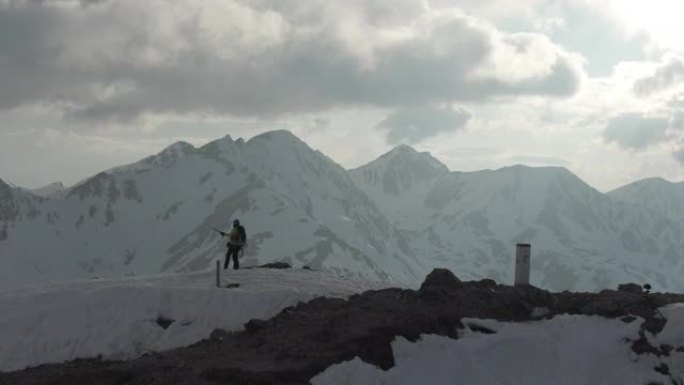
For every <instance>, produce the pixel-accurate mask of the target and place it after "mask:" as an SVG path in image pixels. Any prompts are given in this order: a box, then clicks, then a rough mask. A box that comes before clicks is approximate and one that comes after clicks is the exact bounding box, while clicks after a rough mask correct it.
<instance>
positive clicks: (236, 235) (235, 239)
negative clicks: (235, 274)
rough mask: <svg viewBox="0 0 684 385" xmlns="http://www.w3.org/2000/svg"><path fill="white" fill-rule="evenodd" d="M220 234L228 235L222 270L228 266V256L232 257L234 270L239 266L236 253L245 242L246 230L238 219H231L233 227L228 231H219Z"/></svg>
mask: <svg viewBox="0 0 684 385" xmlns="http://www.w3.org/2000/svg"><path fill="white" fill-rule="evenodd" d="M221 235H222V236H227V237H228V244H227V245H226V246H228V251H227V252H226V261H225V263H224V264H223V270H225V269H227V268H228V262H229V261H230V257H231V256H232V257H233V268H234V269H235V270H237V269H239V268H240V262H239V261H238V254H239V253H240V250H242V248H243V247H245V245H246V244H247V232H246V231H245V228H244V226H242V225H241V224H240V221H239V220H237V219H235V220H234V221H233V229H232V230H230V233H224V232H221Z"/></svg>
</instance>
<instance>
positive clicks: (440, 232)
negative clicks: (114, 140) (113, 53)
mask: <svg viewBox="0 0 684 385" xmlns="http://www.w3.org/2000/svg"><path fill="white" fill-rule="evenodd" d="M651 184H652V183H651V182H649V181H643V183H641V184H637V185H638V186H642V185H643V186H650V185H651ZM666 186H667V185H666ZM628 187H629V186H625V189H624V190H621V189H618V190H616V191H613V192H610V193H608V194H603V193H601V192H599V191H597V190H596V189H594V188H592V187H591V186H589V185H587V184H586V183H584V182H583V181H581V180H580V179H579V178H578V177H577V176H575V175H574V174H572V173H571V172H570V171H568V170H567V169H565V168H554V167H547V168H531V167H526V166H512V167H506V168H503V169H500V170H494V171H479V172H452V171H450V170H449V169H448V168H447V167H446V166H445V165H444V164H442V163H441V162H439V160H437V159H435V158H434V157H432V156H431V155H430V154H429V153H421V152H418V151H415V150H414V149H413V148H411V147H409V146H405V145H402V146H399V147H397V148H395V149H393V150H392V151H389V152H388V153H387V154H384V155H382V156H380V157H379V158H378V159H376V160H375V161H373V162H370V163H369V164H367V165H364V166H362V167H359V168H357V169H353V170H349V171H347V170H345V169H343V168H342V167H340V166H339V165H338V164H336V163H335V162H334V161H332V160H331V159H330V158H328V157H326V156H325V155H323V154H322V153H320V152H318V151H315V150H313V149H311V148H310V147H309V146H308V145H307V144H306V143H304V142H302V141H301V140H299V139H298V138H297V137H295V136H294V135H292V134H291V133H289V132H287V131H272V132H268V133H265V134H261V135H258V136H256V137H254V138H252V139H250V140H248V141H245V140H242V139H237V140H233V139H232V138H231V137H230V136H226V137H224V138H222V139H218V140H215V141H213V142H210V143H208V144H206V145H204V146H202V147H199V148H195V147H194V146H192V145H191V144H188V143H184V142H178V143H175V144H173V145H171V146H169V147H167V148H166V149H164V150H163V151H161V152H159V153H158V154H156V155H152V156H149V157H147V158H145V159H142V160H141V161H139V162H135V163H133V164H129V165H125V166H120V167H116V168H114V169H111V170H108V171H105V172H102V173H99V174H97V175H95V176H93V177H92V178H88V179H86V180H84V181H83V182H81V183H79V184H77V185H75V186H73V187H71V188H68V189H65V190H63V191H62V192H61V193H60V194H57V195H55V194H48V197H41V196H38V195H35V194H33V193H31V192H29V191H25V190H23V189H20V188H13V187H11V186H9V185H7V184H6V183H4V182H1V181H0V256H1V258H0V288H2V287H3V286H6V287H9V286H16V285H22V284H27V283H36V282H44V281H52V280H63V279H73V278H87V277H93V276H108V275H127V274H146V273H154V272H159V271H168V272H177V271H178V272H179V271H195V270H203V269H207V268H211V266H213V261H214V260H215V259H216V258H217V257H222V256H223V253H224V250H225V239H223V240H222V239H219V237H218V235H217V233H215V232H214V231H213V230H212V229H211V227H214V226H216V227H220V228H227V227H228V226H229V224H230V222H231V220H232V219H233V218H239V219H241V220H242V221H243V223H245V225H246V227H247V231H248V237H249V247H248V248H247V250H246V255H245V257H244V258H243V259H244V260H243V265H250V264H257V263H266V262H272V261H280V260H283V261H287V262H290V263H291V264H293V265H294V266H295V267H302V266H309V267H312V268H314V269H326V270H330V271H334V272H336V273H338V274H341V275H351V276H359V277H364V278H369V279H375V280H391V281H396V282H397V283H400V284H408V285H416V284H418V283H419V282H420V281H421V280H422V279H423V277H424V276H425V274H426V273H427V272H428V271H430V270H431V269H432V268H434V267H447V268H449V269H451V270H453V271H454V272H455V273H456V274H457V275H458V276H459V277H463V278H464V279H479V278H483V277H489V278H494V279H496V280H499V281H502V282H511V280H512V270H513V269H512V260H513V252H514V248H515V243H517V242H526V243H531V244H532V247H533V249H532V257H533V264H532V266H533V271H532V283H533V284H535V285H539V286H542V287H544V288H547V289H552V290H564V289H572V290H599V289H602V288H606V287H615V286H616V285H617V284H618V283H622V282H626V281H636V282H649V283H651V284H652V285H653V286H654V287H655V288H657V289H667V290H672V291H682V290H684V282H682V279H681V278H680V277H681V276H682V273H684V266H683V265H682V263H681V262H680V261H681V259H682V258H681V255H682V251H681V250H684V241H682V240H681V238H682V237H681V236H680V234H681V233H682V231H683V230H684V215H681V216H677V215H672V213H673V212H674V211H676V210H675V208H677V207H684V195H681V198H678V196H680V195H678V192H677V191H678V190H676V188H672V189H670V188H669V187H672V186H669V187H667V188H659V189H657V192H658V194H660V195H657V194H656V195H654V194H655V193H649V194H650V195H644V194H646V192H648V191H651V190H652V189H651V188H650V187H648V188H646V187H641V188H639V189H633V188H628ZM644 196H649V197H660V196H662V197H663V198H650V199H657V200H658V201H661V200H662V202H663V203H662V205H663V207H659V206H658V205H653V204H644V203H643V202H642V201H643V199H646V198H644ZM651 203H652V202H651ZM678 205H679V206H678Z"/></svg>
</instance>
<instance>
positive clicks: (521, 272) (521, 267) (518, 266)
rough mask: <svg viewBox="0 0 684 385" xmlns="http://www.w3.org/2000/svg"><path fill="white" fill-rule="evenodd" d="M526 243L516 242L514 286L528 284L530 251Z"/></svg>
mask: <svg viewBox="0 0 684 385" xmlns="http://www.w3.org/2000/svg"><path fill="white" fill-rule="evenodd" d="M531 249H532V247H531V246H530V245H529V244H528V243H518V245H517V247H516V250H515V286H526V285H529V284H530V251H531Z"/></svg>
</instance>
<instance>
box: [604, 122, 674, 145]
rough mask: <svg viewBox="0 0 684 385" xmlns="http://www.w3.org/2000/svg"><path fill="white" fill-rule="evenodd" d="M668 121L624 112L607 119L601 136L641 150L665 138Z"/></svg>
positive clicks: (609, 140)
mask: <svg viewBox="0 0 684 385" xmlns="http://www.w3.org/2000/svg"><path fill="white" fill-rule="evenodd" d="M669 125H670V121H669V119H668V118H665V117H651V116H646V115H644V114H640V113H625V114H622V115H618V116H615V117H613V118H611V119H609V120H608V124H607V126H606V128H605V130H604V132H603V137H604V139H605V140H606V141H608V142H615V143H617V144H618V145H620V146H621V147H623V148H627V149H631V150H641V149H644V148H646V147H648V146H650V145H652V144H655V143H658V142H661V141H663V140H665V139H666V133H667V130H668V127H669Z"/></svg>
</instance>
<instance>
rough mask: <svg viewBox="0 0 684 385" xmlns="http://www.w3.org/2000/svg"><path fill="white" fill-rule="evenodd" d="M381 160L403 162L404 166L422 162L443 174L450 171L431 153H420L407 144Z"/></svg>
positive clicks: (399, 146)
mask: <svg viewBox="0 0 684 385" xmlns="http://www.w3.org/2000/svg"><path fill="white" fill-rule="evenodd" d="M380 160H382V161H384V162H402V163H404V165H405V164H407V163H412V162H419V163H420V162H422V163H427V164H429V165H430V166H432V167H433V168H434V169H435V170H438V171H441V172H448V171H449V169H448V168H447V166H445V165H444V164H443V163H442V162H440V161H439V160H437V158H435V157H433V156H432V155H431V154H430V153H429V152H427V151H424V152H418V151H416V150H415V149H414V148H413V147H411V146H409V145H406V144H400V145H398V146H397V147H395V148H393V149H392V150H390V151H389V152H387V153H385V154H384V155H381V156H380V158H378V161H380ZM371 163H372V162H371Z"/></svg>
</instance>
